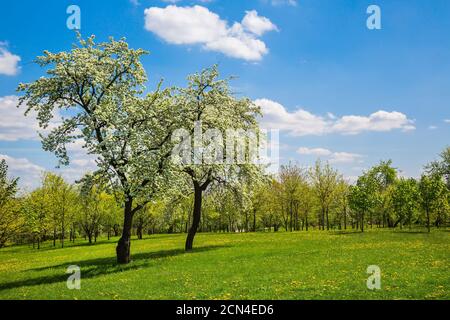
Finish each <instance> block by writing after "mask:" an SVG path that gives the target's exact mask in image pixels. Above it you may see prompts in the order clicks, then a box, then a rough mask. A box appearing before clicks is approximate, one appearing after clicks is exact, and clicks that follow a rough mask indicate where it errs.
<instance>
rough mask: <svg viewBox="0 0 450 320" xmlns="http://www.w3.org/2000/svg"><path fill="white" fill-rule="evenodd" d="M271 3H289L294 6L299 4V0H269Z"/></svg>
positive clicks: (278, 4) (279, 4)
mask: <svg viewBox="0 0 450 320" xmlns="http://www.w3.org/2000/svg"><path fill="white" fill-rule="evenodd" d="M269 2H270V4H271V5H273V6H282V5H288V6H292V7H296V6H297V4H298V3H297V0H269Z"/></svg>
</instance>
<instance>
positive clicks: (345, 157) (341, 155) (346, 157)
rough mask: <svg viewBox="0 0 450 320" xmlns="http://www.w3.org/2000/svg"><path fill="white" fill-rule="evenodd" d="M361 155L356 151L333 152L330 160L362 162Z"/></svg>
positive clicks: (335, 161) (336, 161) (333, 161)
mask: <svg viewBox="0 0 450 320" xmlns="http://www.w3.org/2000/svg"><path fill="white" fill-rule="evenodd" d="M362 158H363V156H362V155H360V154H357V153H349V152H333V154H332V156H331V158H330V162H331V163H353V162H362Z"/></svg>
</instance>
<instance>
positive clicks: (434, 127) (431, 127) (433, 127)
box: [428, 126, 438, 130]
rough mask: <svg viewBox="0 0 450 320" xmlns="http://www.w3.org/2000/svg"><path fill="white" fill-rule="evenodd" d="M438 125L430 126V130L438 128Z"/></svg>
mask: <svg viewBox="0 0 450 320" xmlns="http://www.w3.org/2000/svg"><path fill="white" fill-rule="evenodd" d="M437 128H438V127H437V126H429V127H428V130H436V129H437Z"/></svg>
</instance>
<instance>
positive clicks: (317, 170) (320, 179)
mask: <svg viewBox="0 0 450 320" xmlns="http://www.w3.org/2000/svg"><path fill="white" fill-rule="evenodd" d="M309 176H310V179H311V181H312V185H313V187H314V191H315V194H316V197H317V199H318V200H319V204H320V208H321V217H320V219H319V226H322V230H325V225H326V227H327V230H329V229H330V219H329V211H330V206H331V204H332V202H333V197H334V194H335V192H336V188H337V185H338V182H339V179H340V175H339V173H338V172H337V171H336V170H335V169H333V168H332V167H331V165H330V164H329V163H328V162H327V163H325V164H323V163H322V162H321V161H320V160H317V161H316V163H315V165H314V167H313V168H311V169H310V171H309Z"/></svg>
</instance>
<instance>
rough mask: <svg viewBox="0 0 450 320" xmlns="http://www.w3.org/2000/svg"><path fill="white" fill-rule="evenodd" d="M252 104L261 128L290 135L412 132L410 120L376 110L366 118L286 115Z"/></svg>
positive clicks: (271, 105)
mask: <svg viewBox="0 0 450 320" xmlns="http://www.w3.org/2000/svg"><path fill="white" fill-rule="evenodd" d="M254 103H255V104H256V105H258V106H260V107H261V110H262V113H263V118H262V119H261V125H262V127H264V128H266V129H279V130H282V131H287V132H288V133H289V134H291V135H293V136H306V135H325V134H330V133H339V134H359V133H362V132H366V131H376V132H387V131H392V130H396V129H398V130H402V131H409V130H414V129H415V127H414V121H413V120H410V119H408V118H407V116H406V115H405V114H403V113H400V112H396V111H392V112H387V111H383V110H380V111H377V112H375V113H372V114H371V115H369V116H355V115H347V116H343V117H341V118H338V117H336V116H334V115H333V116H330V114H328V115H327V116H326V117H322V116H319V115H315V114H313V113H311V112H309V111H306V110H304V109H298V110H296V111H294V112H289V111H288V110H286V108H285V107H284V106H283V105H281V104H280V103H278V102H275V101H272V100H269V99H258V100H255V101H254Z"/></svg>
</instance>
